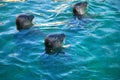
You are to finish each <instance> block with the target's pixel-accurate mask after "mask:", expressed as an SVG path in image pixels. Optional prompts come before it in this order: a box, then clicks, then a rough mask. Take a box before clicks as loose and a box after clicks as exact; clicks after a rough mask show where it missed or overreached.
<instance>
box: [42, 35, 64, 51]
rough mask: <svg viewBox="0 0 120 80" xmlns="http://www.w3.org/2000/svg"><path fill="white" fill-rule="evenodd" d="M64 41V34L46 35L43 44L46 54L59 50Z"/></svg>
mask: <svg viewBox="0 0 120 80" xmlns="http://www.w3.org/2000/svg"><path fill="white" fill-rule="evenodd" d="M64 39H65V34H64V33H59V34H49V35H47V36H46V38H45V42H44V44H45V50H46V53H52V52H54V51H56V50H57V49H60V48H61V47H62V43H63V41H64Z"/></svg>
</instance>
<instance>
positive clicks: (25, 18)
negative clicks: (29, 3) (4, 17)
mask: <svg viewBox="0 0 120 80" xmlns="http://www.w3.org/2000/svg"><path fill="white" fill-rule="evenodd" d="M33 19H34V16H33V15H26V14H24V15H19V16H18V17H17V18H16V25H17V30H19V31H20V30H22V29H28V28H30V27H32V25H33V23H32V20H33Z"/></svg>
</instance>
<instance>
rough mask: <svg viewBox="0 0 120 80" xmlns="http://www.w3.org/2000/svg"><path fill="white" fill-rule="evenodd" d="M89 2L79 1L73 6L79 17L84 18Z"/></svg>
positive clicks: (75, 13) (74, 12) (75, 14)
mask: <svg viewBox="0 0 120 80" xmlns="http://www.w3.org/2000/svg"><path fill="white" fill-rule="evenodd" d="M87 4H88V3H87V2H86V1H85V2H79V3H76V4H75V5H74V6H73V14H74V16H77V17H79V18H82V17H83V16H84V14H85V12H86V8H87Z"/></svg>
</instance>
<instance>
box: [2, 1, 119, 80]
mask: <svg viewBox="0 0 120 80" xmlns="http://www.w3.org/2000/svg"><path fill="white" fill-rule="evenodd" d="M79 1H80V0H27V1H26V2H3V1H1V2H0V80H120V1H119V0H89V1H88V3H89V4H88V7H87V13H86V14H87V17H86V18H84V19H83V20H77V19H74V18H73V14H72V5H73V4H75V3H77V2H79ZM24 13H26V14H33V15H34V16H35V18H34V21H33V22H34V26H33V28H32V29H30V30H25V31H23V32H18V31H17V30H16V25H15V19H16V16H18V15H19V14H24ZM53 32H57V33H58V32H63V33H65V35H66V40H65V42H64V46H66V48H64V49H63V50H62V53H61V54H58V55H56V54H54V55H47V54H45V48H44V38H45V35H46V34H50V33H53Z"/></svg>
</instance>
